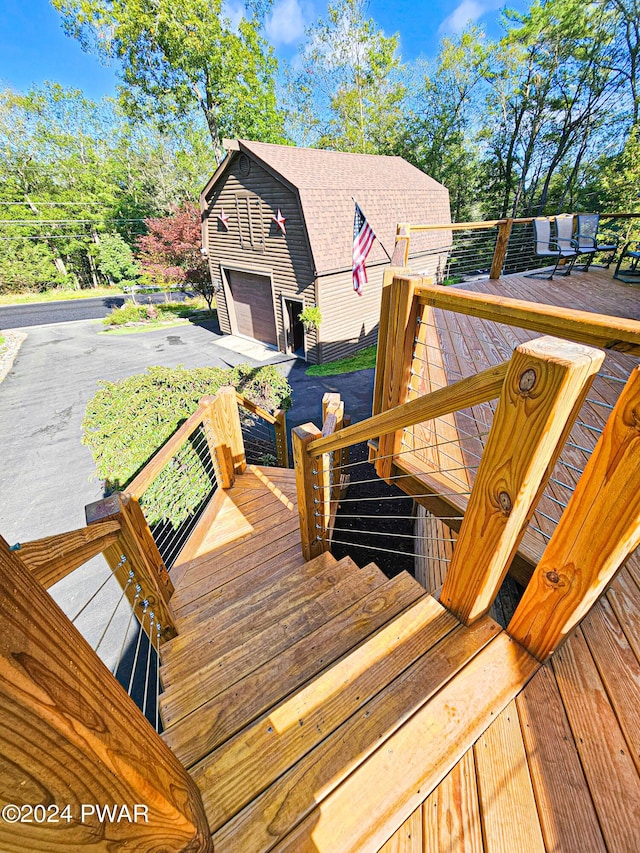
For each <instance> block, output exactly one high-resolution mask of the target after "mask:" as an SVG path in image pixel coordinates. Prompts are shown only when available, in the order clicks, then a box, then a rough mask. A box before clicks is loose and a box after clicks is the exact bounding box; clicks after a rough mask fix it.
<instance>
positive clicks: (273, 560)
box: [173, 539, 304, 631]
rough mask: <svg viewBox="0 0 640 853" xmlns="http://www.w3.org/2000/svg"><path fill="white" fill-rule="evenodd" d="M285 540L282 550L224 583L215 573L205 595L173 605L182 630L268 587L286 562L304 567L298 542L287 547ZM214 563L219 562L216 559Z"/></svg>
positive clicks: (282, 570)
mask: <svg viewBox="0 0 640 853" xmlns="http://www.w3.org/2000/svg"><path fill="white" fill-rule="evenodd" d="M281 542H282V546H281V547H282V550H280V549H278V553H276V554H273V555H272V556H271V557H267V558H265V559H264V560H258V561H257V562H256V561H253V560H252V563H253V565H252V566H251V567H250V568H249V567H247V570H246V571H243V572H242V573H240V574H238V575H236V576H235V577H232V578H230V579H229V580H226V581H225V582H224V583H218V582H217V580H216V579H215V576H214V578H213V579H212V585H211V586H210V588H209V589H207V590H206V591H204V590H203V594H202V595H200V596H198V598H195V599H193V601H190V602H188V603H185V604H183V605H182V606H180V604H179V603H178V604H175V605H173V612H174V614H175V620H176V625H177V627H178V630H179V631H181V630H182V631H185V630H188V624H189V623H190V622H193V621H194V620H195V621H199V620H200V619H202V618H203V617H206V616H208V615H213V614H215V613H218V612H220V610H224V609H225V608H226V607H227V606H228V605H230V604H232V603H233V602H235V601H242V599H243V597H244V596H246V594H247V592H248V591H252V590H253V589H256V588H257V587H258V586H260V587H265V586H268V585H269V584H270V583H274V582H276V579H277V578H278V577H279V576H280V575H281V574H282V573H283V572H285V571H286V569H285V565H288V566H290V567H293V566H295V567H302V565H303V562H304V561H303V559H302V555H301V553H300V546H299V545H298V544H297V543H295V542H294V543H293V544H289V547H285V546H286V545H287V542H285V540H284V539H283V540H281ZM212 562H214V564H215V560H214V559H213V560H212Z"/></svg>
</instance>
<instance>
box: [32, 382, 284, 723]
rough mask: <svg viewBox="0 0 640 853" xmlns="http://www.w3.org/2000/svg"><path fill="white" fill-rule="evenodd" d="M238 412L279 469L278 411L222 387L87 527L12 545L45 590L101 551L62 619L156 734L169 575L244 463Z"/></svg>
mask: <svg viewBox="0 0 640 853" xmlns="http://www.w3.org/2000/svg"><path fill="white" fill-rule="evenodd" d="M240 407H242V411H243V413H246V414H247V415H248V419H249V424H248V426H247V423H246V421H245V425H244V428H245V430H248V435H249V438H248V442H249V444H251V441H252V440H253V441H255V442H258V443H259V450H260V452H259V454H258V457H259V459H262V460H265V461H263V462H262V464H270V463H272V464H278V463H282V462H285V463H286V461H287V455H286V435H285V416H284V412H280V411H278V412H276V413H275V414H273V415H272V414H271V413H269V412H266V411H264V410H262V409H261V408H260V407H258V406H256V405H255V404H254V403H252V402H251V401H249V400H246V399H245V398H244V397H243V396H242V395H240V394H237V393H236V391H235V389H233V388H231V387H228V388H221V389H219V391H218V393H217V394H216V395H215V396H214V397H204V398H202V400H201V401H200V404H199V405H198V407H197V409H196V411H195V412H194V413H193V414H192V415H191V416H190V417H189V418H188V419H187V420H186V421H185V422H184V423H183V424H182V426H181V427H180V428H179V429H178V430H177V431H176V432H175V433H174V435H172V436H171V437H170V438H169V439H168V441H167V442H165V444H164V445H163V446H162V447H161V448H160V449H159V450H158V451H157V453H156V454H155V455H154V456H153V457H152V458H151V459H150V460H149V461H148V462H147V464H146V465H145V466H144V468H143V469H142V470H141V471H140V472H139V473H138V474H137V475H136V477H134V479H133V480H132V481H131V482H130V483H129V485H128V486H127V489H126V491H125V492H115V493H113V494H112V495H110V496H109V497H107V498H105V499H103V500H101V501H97V502H96V503H94V504H90V505H89V506H88V507H87V508H86V515H87V527H86V528H83V529H81V530H79V531H74V532H71V533H67V534H61V535H60V536H56V537H49V538H47V539H44V540H38V541H36V542H31V543H26V544H24V545H20V546H16V550H17V551H19V553H20V556H21V557H22V558H23V561H24V562H26V563H27V565H28V566H29V568H31V569H32V571H34V572H35V573H36V577H37V578H38V580H39V581H40V582H41V583H43V585H44V586H45V587H46V588H49V587H51V586H52V585H53V584H55V583H57V582H58V581H60V580H63V579H64V578H65V577H67V576H68V575H69V574H71V572H73V571H74V570H75V569H78V568H80V567H81V566H83V565H84V564H85V563H86V562H87V561H88V560H93V559H94V558H98V557H99V555H100V554H103V555H104V558H105V560H106V563H107V566H108V570H107V571H106V572H105V571H102V570H101V568H100V566H99V565H98V563H97V561H96V562H95V563H92V565H91V574H90V575H89V574H88V575H87V583H86V586H88V587H89V588H90V590H91V591H90V592H89V594H88V595H87V597H86V598H85V600H84V601H82V603H80V604H78V605H77V606H76V610H75V612H72V613H69V614H68V616H69V618H70V620H71V622H72V624H74V625H75V626H76V627H77V628H78V630H79V631H80V633H81V634H82V635H83V636H84V637H85V639H86V640H87V641H88V642H89V644H90V646H91V648H92V649H93V650H94V652H95V653H96V654H97V655H98V656H99V657H100V658H101V659H102V661H103V662H104V663H105V665H106V666H107V668H108V669H109V670H110V671H111V673H112V674H113V675H114V677H115V678H116V679H117V681H118V682H119V683H120V684H121V686H122V687H123V688H124V690H125V692H126V693H127V694H128V695H129V696H130V697H131V698H132V699H133V701H134V702H135V703H136V705H137V706H138V708H139V709H140V710H141V711H142V713H143V714H144V715H145V716H146V718H147V720H148V721H149V722H150V723H151V725H152V726H153V727H154V728H155V729H156V731H160V730H161V721H160V718H159V702H158V699H159V695H160V690H161V684H160V677H159V665H158V650H159V647H160V645H161V644H162V643H163V642H165V641H166V640H168V639H170V638H171V637H172V636H174V635H175V633H176V629H175V624H174V617H173V614H172V611H171V605H170V598H171V595H172V593H173V584H172V582H171V578H170V575H169V571H170V570H171V569H172V568H173V567H174V566H175V564H176V562H177V561H178V560H179V558H180V554H181V552H182V551H183V549H184V548H185V546H186V545H187V543H188V542H189V539H190V537H191V534H192V533H193V531H194V530H195V528H196V526H197V525H198V523H199V522H200V520H201V519H202V517H203V514H204V513H205V512H206V511H207V509H208V508H209V507H211V506H213V503H214V501H215V496H216V495H217V493H218V492H219V491H220V489H226V488H229V487H230V486H231V485H232V484H233V482H234V480H235V476H236V472H241V471H243V470H244V468H245V467H246V454H245V445H244V440H243V427H242V425H241V417H240ZM265 424H266V426H264V425H265ZM265 430H266V435H267V437H268V438H269V442H267V438H265ZM270 453H272V454H273V459H272V458H271V456H270V455H269V454H270ZM265 457H266V459H265ZM267 460H268V461H267ZM256 461H258V460H256ZM94 578H95V580H94ZM84 586H85V584H84V583H83V587H84Z"/></svg>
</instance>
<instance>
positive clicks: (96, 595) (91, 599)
mask: <svg viewBox="0 0 640 853" xmlns="http://www.w3.org/2000/svg"><path fill="white" fill-rule="evenodd" d="M126 559H127V558H126V557H125V556H124V555H123V556H122V557H121V558H120V562H119V563H118V565H117V566H116V569H114V570H113V571H116V570H117V569H118V568H120V566H121V565H123V564H124V563H126ZM112 579H115V576H114V574H113V572H109V574H108V575H107V576H106V578H105V579H104V580H103V582H102V583H101V584H100V586H99V587H98V588H97V589H96V590H95V592H94V593H93V595H91V596H90V597H89V599H88V600H87V601H85V603H84V604H83V605H82V607H81V608H80V610H78V612H77V613H76V615H75V616H74V617H73V618H72V619H71V620H70V621H71V622H75V621H76V619H77V618H78V617H79V616H81V615H82V614H83V613H84V611H85V610H86V609H87V607H88V606H89V605H90V604H91V602H92V601H95V599H96V598H97V597H98V595H100V593H101V592H102V590H103V589H104V588H105V586H106V585H107V584H108V583H109V581H110V580H112Z"/></svg>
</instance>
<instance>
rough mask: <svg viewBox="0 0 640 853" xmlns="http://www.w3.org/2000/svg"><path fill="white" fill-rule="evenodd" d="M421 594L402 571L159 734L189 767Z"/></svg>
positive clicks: (346, 651)
mask: <svg viewBox="0 0 640 853" xmlns="http://www.w3.org/2000/svg"><path fill="white" fill-rule="evenodd" d="M423 595H424V590H423V589H422V587H421V586H420V584H418V583H417V582H416V581H415V580H414V579H413V578H412V577H411V576H410V575H408V574H406V573H402V574H400V575H398V576H397V577H395V578H393V579H392V580H390V581H387V583H385V584H384V585H382V586H380V587H379V588H378V589H375V590H373V591H372V592H370V593H369V594H368V595H366V596H365V597H364V598H362V599H361V600H360V601H358V602H356V603H355V604H353V605H351V606H350V607H348V608H346V609H345V610H343V611H342V612H341V613H339V614H338V615H337V616H335V617H334V618H333V619H331V620H330V621H329V622H327V623H325V624H324V625H323V626H322V627H320V628H318V629H317V630H316V631H314V632H313V633H312V634H309V635H308V636H307V637H304V638H302V639H301V640H299V641H298V642H297V643H295V644H294V645H293V646H291V647H289V648H288V649H287V650H286V651H285V652H283V653H282V654H281V655H279V656H278V657H277V658H275V659H274V660H273V661H269V662H267V663H266V664H264V665H263V666H262V667H260V668H259V669H258V670H256V671H255V672H253V673H251V674H249V675H248V676H246V677H245V678H243V679H242V680H241V681H239V682H237V683H236V684H234V685H233V686H232V687H230V688H228V689H227V690H225V691H223V692H222V693H220V694H218V695H217V696H216V697H214V698H213V699H211V700H209V701H208V702H206V703H204V704H203V705H202V706H201V707H199V708H198V709H197V710H195V711H194V712H192V713H191V714H189V715H188V716H186V717H183V718H182V719H181V720H179V721H178V722H177V723H176V724H175V725H173V726H171V727H169V728H168V729H166V730H165V731H164V733H163V738H164V739H165V741H166V742H167V743H168V744H169V746H170V747H171V749H172V750H173V751H174V752H175V753H176V755H177V756H178V758H179V759H180V760H181V761H182V763H183V764H184V765H185V766H186V767H191V766H192V765H193V764H195V763H196V762H197V761H199V760H201V759H202V758H204V757H205V756H206V755H207V754H208V753H210V752H211V751H212V750H214V749H215V748H216V747H217V746H219V745H220V744H222V743H224V742H225V741H226V740H228V739H229V738H230V737H232V736H233V735H234V734H235V733H236V732H237V731H239V730H240V729H241V728H243V727H244V726H246V725H248V724H249V723H250V722H251V721H252V720H254V719H255V718H256V717H258V716H259V715H260V714H262V713H264V711H266V710H267V709H268V708H270V707H272V706H273V705H275V704H276V703H278V702H279V701H281V700H282V699H283V698H284V697H285V696H286V695H288V694H289V693H291V692H292V691H294V690H296V689H298V688H299V687H301V686H302V684H304V683H305V682H306V681H308V680H309V679H311V678H313V677H314V676H315V675H317V674H318V673H319V672H321V671H322V670H324V669H326V668H327V667H329V666H330V665H331V664H332V663H333V662H334V661H336V660H338V658H340V657H341V656H343V655H346V654H348V652H349V651H350V650H351V649H353V648H354V647H355V646H356V645H358V644H360V643H362V641H363V640H364V639H365V638H366V637H368V636H369V635H370V634H372V633H374V632H375V631H377V630H378V629H379V628H381V627H382V626H383V625H385V624H386V623H387V622H389V621H390V620H392V619H393V617H394V616H396V615H398V614H399V613H400V612H402V610H405V609H406V608H407V607H409V606H410V605H411V604H412V603H413V602H414V601H416V600H417V599H418V598H419V597H421V596H423ZM437 606H438V607H440V605H437Z"/></svg>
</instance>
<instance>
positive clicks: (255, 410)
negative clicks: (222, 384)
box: [236, 391, 276, 424]
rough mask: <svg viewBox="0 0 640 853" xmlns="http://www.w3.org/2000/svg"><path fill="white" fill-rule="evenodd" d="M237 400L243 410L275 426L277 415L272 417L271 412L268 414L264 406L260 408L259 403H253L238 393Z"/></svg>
mask: <svg viewBox="0 0 640 853" xmlns="http://www.w3.org/2000/svg"><path fill="white" fill-rule="evenodd" d="M236 400H237V401H238V403H239V404H240V405H241V406H242V408H243V409H247V411H249V412H251V413H252V414H254V415H257V416H258V417H259V418H262V420H263V421H267V422H268V423H270V424H274V423H275V422H276V417H275V415H272V414H271V412H268V411H267V410H266V409H263V408H262V406H258V404H257V403H252V402H251V400H248V399H247V398H246V397H243V395H242V394H241V393H240V392H239V391H236Z"/></svg>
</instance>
